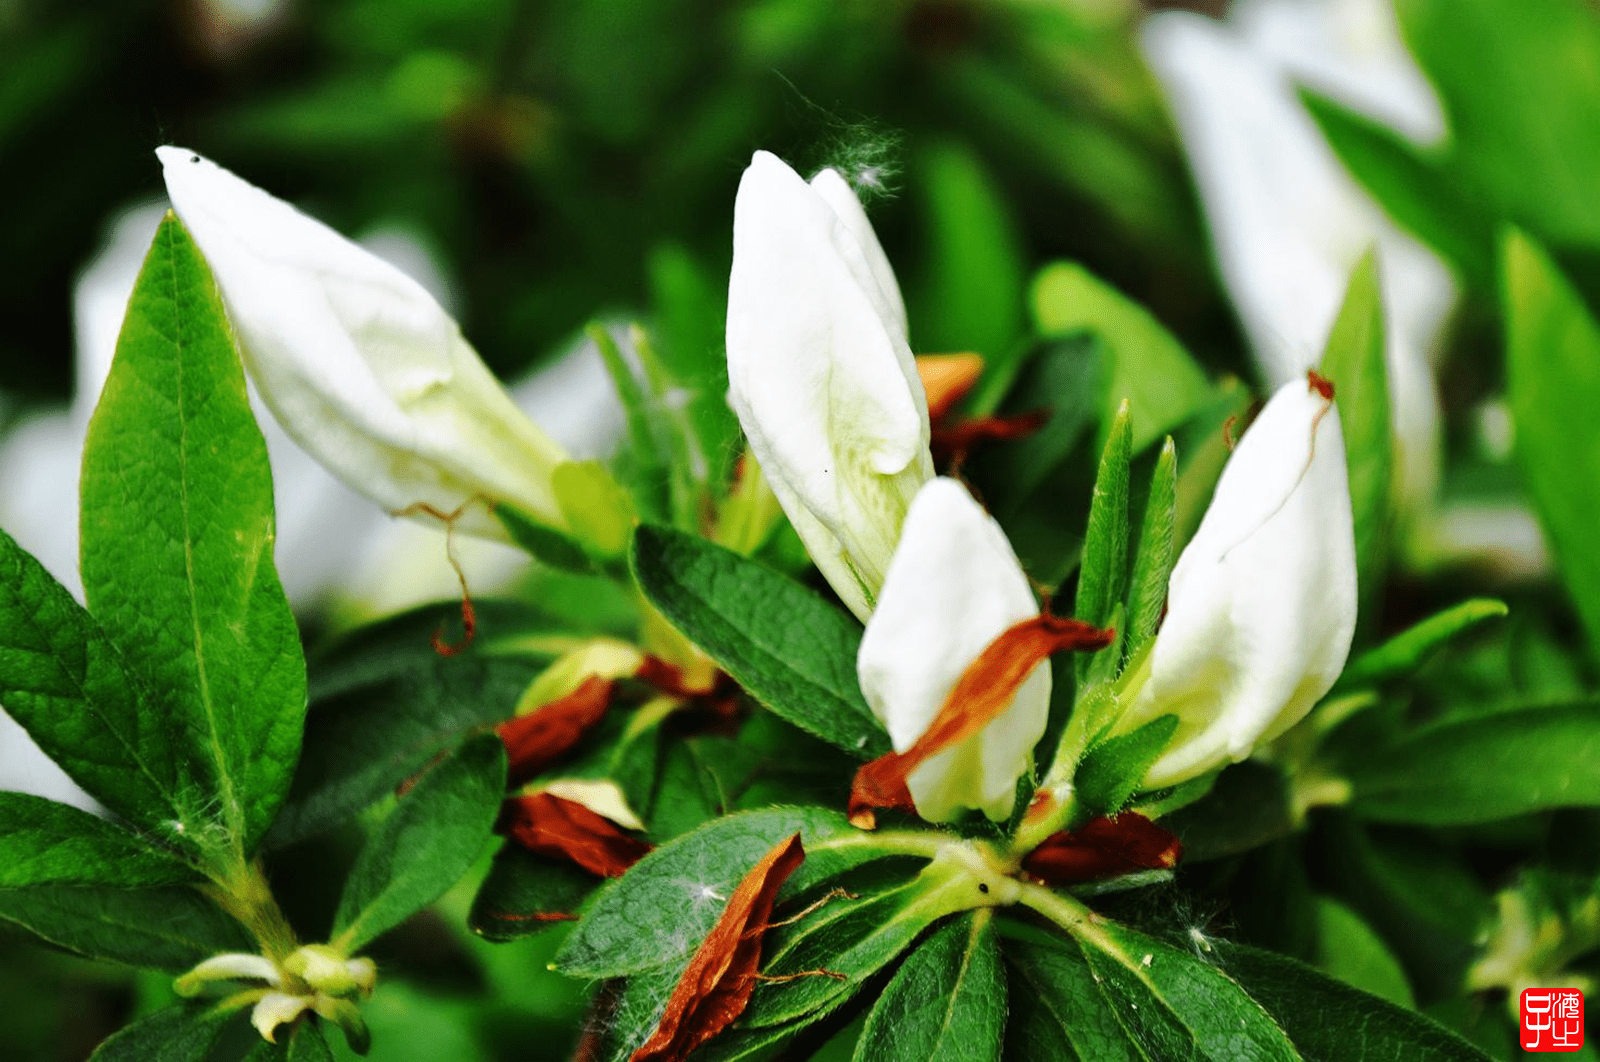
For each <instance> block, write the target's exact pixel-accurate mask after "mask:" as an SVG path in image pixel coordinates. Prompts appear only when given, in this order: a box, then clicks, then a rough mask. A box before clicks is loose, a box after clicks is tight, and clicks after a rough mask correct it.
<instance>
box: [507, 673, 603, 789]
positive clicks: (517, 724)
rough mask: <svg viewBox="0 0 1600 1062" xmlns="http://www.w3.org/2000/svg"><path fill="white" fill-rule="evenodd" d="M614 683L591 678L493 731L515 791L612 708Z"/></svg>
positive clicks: (598, 677) (564, 752)
mask: <svg viewBox="0 0 1600 1062" xmlns="http://www.w3.org/2000/svg"><path fill="white" fill-rule="evenodd" d="M613 685H614V684H613V683H612V681H611V680H610V679H605V678H601V677H600V676H599V675H590V676H589V677H588V678H586V679H584V680H583V683H582V685H580V686H579V687H578V688H577V689H575V690H573V691H572V692H571V693H569V694H567V695H566V696H565V697H558V698H556V699H555V700H553V701H550V702H549V703H547V704H541V705H540V706H539V707H538V708H535V709H534V710H533V711H531V712H529V713H527V714H526V715H519V716H517V717H516V718H515V719H507V720H506V721H505V722H503V723H501V724H500V725H499V726H497V727H495V728H494V731H495V733H496V734H499V735H500V740H501V741H502V742H504V743H505V746H506V759H507V761H508V762H509V764H510V771H509V773H508V775H507V780H508V782H509V784H510V786H511V788H513V789H515V788H517V787H518V786H520V785H522V784H523V783H525V782H527V781H528V779H530V778H532V777H534V776H535V775H537V774H538V773H539V772H540V771H543V770H544V769H545V768H547V767H549V766H551V765H552V764H554V763H555V762H556V761H557V760H559V759H560V758H561V757H562V756H564V755H566V753H567V751H568V750H569V749H571V748H572V746H574V745H576V744H577V743H578V742H579V741H580V740H581V739H582V738H583V735H584V734H585V733H587V732H588V730H589V728H590V727H592V726H594V725H595V724H596V723H598V722H599V721H600V720H601V719H602V718H604V716H605V714H606V709H607V708H608V707H610V705H611V691H612V688H613Z"/></svg>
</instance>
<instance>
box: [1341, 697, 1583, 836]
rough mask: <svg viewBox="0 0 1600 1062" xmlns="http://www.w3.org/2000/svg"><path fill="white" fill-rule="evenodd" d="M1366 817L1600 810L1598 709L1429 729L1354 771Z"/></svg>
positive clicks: (1463, 820)
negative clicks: (1596, 806)
mask: <svg viewBox="0 0 1600 1062" xmlns="http://www.w3.org/2000/svg"><path fill="white" fill-rule="evenodd" d="M1347 777H1348V778H1349V780H1350V784H1351V787H1352V796H1351V799H1350V808H1351V810H1352V811H1354V812H1355V813H1356V814H1357V815H1360V816H1361V817H1363V818H1368V819H1376V820H1379V821H1382V822H1409V823H1416V824H1419V825H1427V826H1449V825H1464V824H1467V823H1474V822H1491V821H1493V820H1495V819H1504V818H1509V817H1510V816H1512V815H1521V814H1525V813H1527V812H1530V811H1539V810H1543V809H1545V808H1559V807H1573V806H1578V805H1593V804H1600V710H1597V709H1596V706H1595V705H1593V704H1575V705H1563V706H1559V707H1552V708H1528V709H1524V710H1521V711H1508V712H1497V713H1495V714H1493V715H1484V716H1475V717H1470V718H1466V719H1461V720H1455V721H1447V722H1443V723H1440V724H1437V725H1434V726H1430V727H1426V728H1424V729H1422V730H1420V731H1418V732H1417V733H1415V734H1413V735H1412V736H1410V737H1409V738H1407V739H1405V740H1404V741H1401V742H1400V743H1398V744H1396V745H1394V746H1391V747H1390V748H1386V749H1384V750H1383V751H1381V752H1379V753H1376V754H1374V755H1369V756H1362V757H1359V758H1356V759H1354V761H1353V762H1352V763H1351V764H1350V765H1349V766H1348V767H1347Z"/></svg>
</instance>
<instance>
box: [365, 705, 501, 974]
mask: <svg viewBox="0 0 1600 1062" xmlns="http://www.w3.org/2000/svg"><path fill="white" fill-rule="evenodd" d="M505 789H506V751H505V746H504V745H503V744H501V742H500V739H499V738H498V737H496V736H495V735H493V734H485V735H483V736H482V737H479V738H476V739H474V740H473V741H470V742H468V743H467V744H466V745H464V746H462V748H461V749H460V751H458V752H457V753H456V754H455V755H453V756H451V757H450V758H449V759H447V760H445V761H444V762H443V763H441V764H439V765H438V766H437V767H434V768H433V769H432V770H430V771H429V772H428V773H427V774H425V775H423V776H422V779H421V780H420V781H419V782H417V784H416V785H415V786H414V787H413V788H412V790H411V791H410V792H409V793H407V794H406V795H405V796H403V797H401V798H400V803H399V805H398V806H397V807H396V808H395V809H394V811H392V812H391V813H390V814H389V817H388V818H387V819H385V820H384V821H383V822H382V823H381V824H380V825H379V826H378V827H377V829H376V830H374V831H373V833H372V835H371V836H370V837H368V838H367V843H366V846H365V847H364V848H362V850H361V854H360V855H359V856H358V857H357V858H356V865H355V867H354V868H353V869H352V870H351V871H350V877H349V879H348V880H347V881H346V882H345V887H344V895H343V896H342V897H340V899H339V911H338V914H336V915H335V916H334V920H333V922H334V929H333V944H334V946H335V947H336V948H339V949H340V950H342V951H344V952H345V953H347V954H353V953H354V952H356V951H358V950H359V949H361V948H362V947H363V946H364V945H366V944H367V943H368V942H369V941H371V940H372V939H373V938H374V937H377V936H378V935H379V934H381V933H384V932H386V931H388V930H390V929H393V928H394V927H395V926H397V925H399V924H400V923H401V922H403V921H405V920H406V919H407V918H409V917H410V916H411V915H413V914H415V913H416V912H417V911H419V910H421V909H422V908H423V907H426V906H427V905H428V904H430V903H432V902H433V901H434V900H436V899H438V898H439V897H440V896H442V895H443V894H444V891H445V890H446V889H448V888H449V887H450V886H451V885H453V884H455V882H456V879H457V878H459V877H461V875H462V874H465V873H466V872H467V869H468V868H469V867H471V866H472V864H473V862H474V861H475V860H476V859H477V858H478V855H479V854H480V853H481V852H482V851H483V847H484V844H485V843H486V842H487V841H488V840H489V833H490V831H491V830H492V829H493V827H494V820H495V816H496V815H497V814H498V813H499V810H500V803H501V801H502V800H503V799H504V797H505Z"/></svg>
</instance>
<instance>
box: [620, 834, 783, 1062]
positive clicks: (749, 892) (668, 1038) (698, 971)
mask: <svg viewBox="0 0 1600 1062" xmlns="http://www.w3.org/2000/svg"><path fill="white" fill-rule="evenodd" d="M805 857H806V854H805V849H804V848H802V847H801V845H800V835H799V834H798V833H797V834H795V835H794V836H793V837H790V838H789V839H788V840H786V841H783V842H782V843H780V844H778V845H777V846H776V847H775V848H773V849H772V850H771V851H770V852H768V853H767V854H766V855H764V856H762V857H761V861H760V862H759V863H757V864H756V865H755V866H754V867H752V868H751V869H750V872H749V873H748V874H746V875H745V876H744V879H743V880H741V881H740V882H739V885H738V887H737V888H736V889H734V890H733V895H732V896H731V897H729V899H728V906H727V907H725V908H724V909H723V911H722V916H721V917H720V918H718V919H717V924H716V925H714V926H712V927H711V932H709V933H707V934H706V939H705V940H704V941H703V942H702V943H701V945H700V947H699V948H698V949H697V950H696V951H695V953H694V955H693V956H692V957H691V958H690V959H689V965H688V967H687V968H686V969H685V970H684V971H683V976H682V977H681V978H679V980H678V984H677V987H675V988H674V989H673V990H672V995H671V996H669V997H668V999H667V1006H666V1010H665V1011H664V1012H663V1013H662V1015H661V1023H660V1024H659V1025H657V1026H656V1028H655V1031H654V1032H652V1033H651V1034H650V1038H649V1039H648V1040H646V1041H645V1042H644V1044H643V1045H641V1046H640V1047H639V1049H638V1050H637V1051H635V1052H634V1053H633V1055H632V1056H631V1057H630V1059H629V1062H678V1060H680V1059H683V1058H685V1057H687V1056H688V1054H689V1052H691V1051H693V1050H694V1049H695V1048H697V1047H699V1046H700V1045H701V1044H703V1043H705V1042H706V1041H707V1040H709V1039H711V1038H712V1037H713V1036H715V1035H717V1033H719V1032H721V1031H722V1030H723V1029H726V1028H727V1027H728V1026H729V1025H732V1024H733V1023H734V1021H735V1020H737V1019H738V1017H739V1015H740V1014H742V1013H744V1008H745V1007H746V1005H748V1004H749V1002H750V994H751V992H753V991H754V990H755V986H756V982H757V980H758V979H759V975H758V973H757V968H758V967H759V966H760V965H761V941H762V937H763V936H764V935H765V933H766V931H767V928H768V926H769V924H770V922H771V918H772V905H773V904H774V903H775V902H776V901H777V898H778V890H779V889H781V888H782V887H783V883H784V882H785V881H787V880H788V879H789V875H791V874H793V873H794V872H795V870H796V869H798V868H799V866H800V864H801V863H802V862H804V861H805Z"/></svg>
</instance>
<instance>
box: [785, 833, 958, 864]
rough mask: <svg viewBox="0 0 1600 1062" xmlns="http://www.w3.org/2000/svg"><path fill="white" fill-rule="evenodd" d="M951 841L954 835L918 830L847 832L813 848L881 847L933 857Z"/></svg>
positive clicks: (818, 843) (830, 849)
mask: <svg viewBox="0 0 1600 1062" xmlns="http://www.w3.org/2000/svg"><path fill="white" fill-rule="evenodd" d="M949 844H950V835H949V834H945V833H934V832H933V831H931V830H929V831H925V832H924V831H918V830H883V831H879V832H872V833H866V832H861V833H843V834H839V835H838V836H836V837H829V838H828V839H827V840H825V841H818V842H817V843H816V844H814V845H812V846H811V849H810V850H811V851H813V852H822V851H839V850H841V849H847V848H874V849H881V850H882V851H884V852H886V853H888V854H890V855H909V856H921V857H923V858H924V859H932V858H934V857H935V856H937V855H938V854H939V853H940V852H941V851H943V850H944V849H945V847H946V846H948V845H949Z"/></svg>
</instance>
